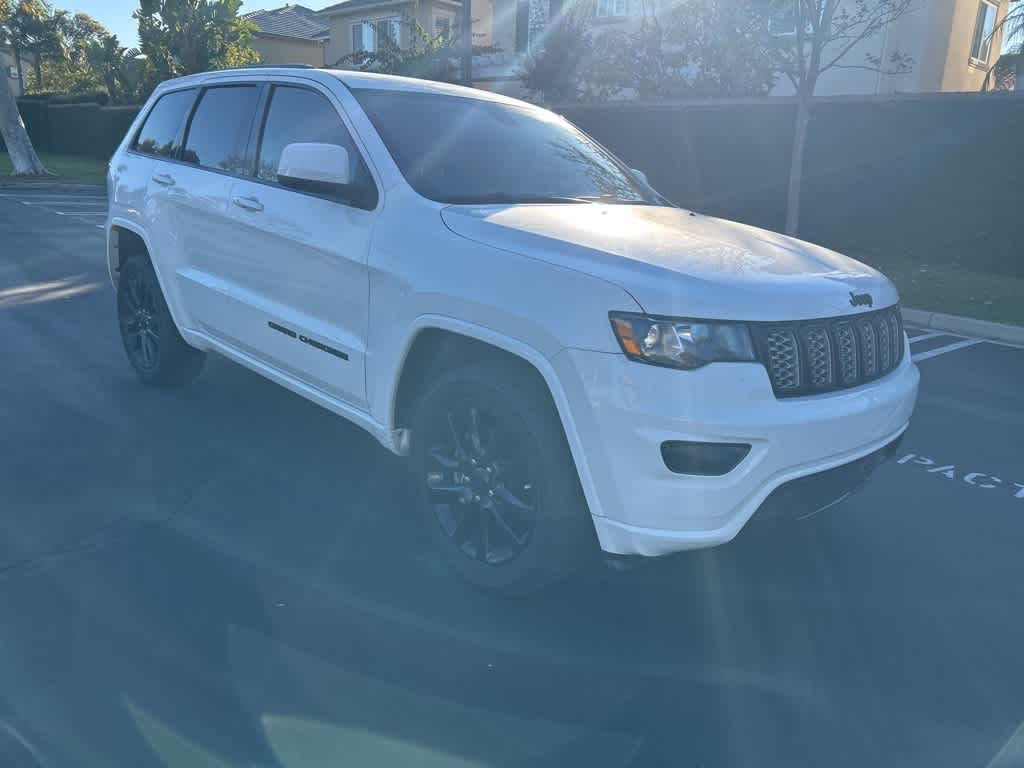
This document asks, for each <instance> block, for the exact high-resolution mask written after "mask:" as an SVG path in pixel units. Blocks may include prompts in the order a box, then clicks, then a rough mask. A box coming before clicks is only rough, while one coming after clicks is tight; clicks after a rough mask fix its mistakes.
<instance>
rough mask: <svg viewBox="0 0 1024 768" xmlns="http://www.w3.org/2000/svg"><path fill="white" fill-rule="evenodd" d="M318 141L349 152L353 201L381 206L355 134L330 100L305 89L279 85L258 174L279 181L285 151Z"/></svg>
mask: <svg viewBox="0 0 1024 768" xmlns="http://www.w3.org/2000/svg"><path fill="white" fill-rule="evenodd" d="M296 142H314V143H318V144H337V145H338V146H340V147H344V148H345V149H346V150H347V151H348V157H349V163H351V166H352V169H353V172H354V179H355V182H354V185H353V186H354V188H355V189H357V190H358V194H356V195H355V197H356V198H358V199H353V200H350V202H352V203H353V204H354V205H358V206H359V207H361V208H373V207H374V206H375V205H376V204H377V192H376V187H375V186H374V184H373V179H372V178H371V177H370V171H369V170H368V169H367V167H366V163H364V162H363V159H362V156H361V155H360V154H359V150H358V149H357V148H356V145H355V142H354V141H353V140H352V136H351V134H349V132H348V129H347V128H345V124H344V123H343V122H341V118H340V117H339V116H338V113H337V112H336V111H335V109H334V107H333V106H332V105H331V103H330V102H329V101H327V99H325V98H324V97H323V96H321V95H320V94H318V93H315V92H313V91H310V90H307V89H305V88H290V87H287V86H277V87H275V88H274V92H273V94H271V97H270V109H269V111H268V112H267V122H266V125H265V126H264V128H263V137H262V140H261V141H260V149H259V161H258V164H257V170H256V173H257V174H258V175H259V177H260V178H261V179H265V180H266V181H274V182H276V181H277V166H278V164H279V162H280V160H281V152H282V150H284V148H285V147H286V146H288V145H289V144H294V143H296Z"/></svg>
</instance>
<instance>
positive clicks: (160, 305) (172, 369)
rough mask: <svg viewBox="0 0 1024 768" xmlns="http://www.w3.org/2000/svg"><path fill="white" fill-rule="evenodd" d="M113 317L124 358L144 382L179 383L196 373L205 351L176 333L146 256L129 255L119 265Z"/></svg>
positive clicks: (162, 385)
mask: <svg viewBox="0 0 1024 768" xmlns="http://www.w3.org/2000/svg"><path fill="white" fill-rule="evenodd" d="M117 321H118V323H117V324H118V327H119V328H120V331H121V341H122V343H123V344H124V351H125V354H127V356H128V362H129V363H131V366H132V368H133V369H134V370H135V373H136V375H138V377H139V379H140V380H141V381H142V382H143V383H144V384H148V385H150V386H154V387H176V386H183V385H185V384H187V383H189V382H190V381H192V379H194V378H195V377H196V376H198V375H199V372H200V370H202V367H203V362H204V360H205V359H206V355H205V354H203V353H202V352H200V351H199V350H198V349H193V348H192V347H190V346H189V345H188V344H186V343H185V340H184V339H183V338H182V337H181V334H180V333H178V328H177V326H175V324H174V320H173V318H172V317H171V313H170V310H168V309H167V302H165V301H164V296H163V293H162V291H161V290H160V283H159V282H158V281H157V278H156V273H155V272H154V271H153V266H152V264H150V263H149V260H148V259H146V258H142V257H133V258H130V259H128V260H127V261H126V262H125V263H124V264H122V265H121V269H120V277H119V279H118V281H117Z"/></svg>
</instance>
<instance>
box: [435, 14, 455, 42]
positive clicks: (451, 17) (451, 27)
mask: <svg viewBox="0 0 1024 768" xmlns="http://www.w3.org/2000/svg"><path fill="white" fill-rule="evenodd" d="M455 20H456V19H455V14H454V13H446V12H445V11H435V12H434V34H435V35H439V34H441V32H440V31H439V30H438V28H437V24H438V22H440V21H447V22H448V38H447V39H448V40H451V39H452V35H453V34H454V33H455V30H456V26H455Z"/></svg>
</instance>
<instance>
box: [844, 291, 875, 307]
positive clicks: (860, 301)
mask: <svg viewBox="0 0 1024 768" xmlns="http://www.w3.org/2000/svg"><path fill="white" fill-rule="evenodd" d="M874 303H875V300H874V299H872V298H871V294H870V293H854V292H853V291H850V306H852V307H864V306H868V307H870V306H872V305H874Z"/></svg>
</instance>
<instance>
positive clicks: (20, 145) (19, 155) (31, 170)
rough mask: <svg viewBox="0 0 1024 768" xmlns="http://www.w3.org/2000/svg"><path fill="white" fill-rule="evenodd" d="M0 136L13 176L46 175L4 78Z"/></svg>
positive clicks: (0, 92)
mask: <svg viewBox="0 0 1024 768" xmlns="http://www.w3.org/2000/svg"><path fill="white" fill-rule="evenodd" d="M0 135H2V136H3V137H4V144H6V145H7V154H8V155H10V158H11V165H13V166H14V173H15V175H17V176H32V175H40V176H41V175H43V174H46V173H48V171H47V170H46V167H45V166H44V165H43V164H42V162H40V160H39V156H38V155H36V151H35V149H33V148H32V140H31V139H29V137H28V131H26V130H25V123H24V122H23V121H22V119H21V113H19V112H18V102H17V101H15V100H14V92H13V91H12V90H11V84H10V82H9V78H7V77H6V76H4V77H0Z"/></svg>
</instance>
